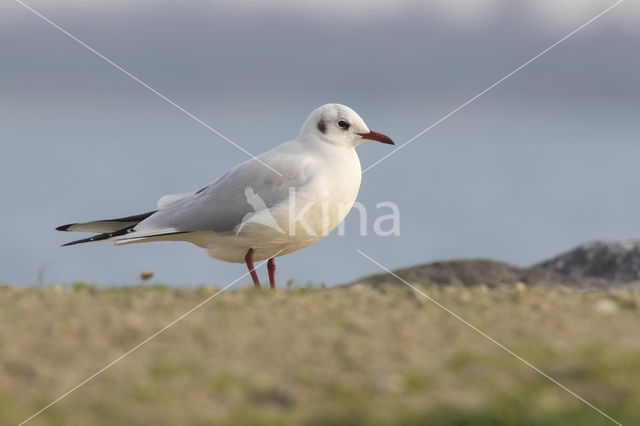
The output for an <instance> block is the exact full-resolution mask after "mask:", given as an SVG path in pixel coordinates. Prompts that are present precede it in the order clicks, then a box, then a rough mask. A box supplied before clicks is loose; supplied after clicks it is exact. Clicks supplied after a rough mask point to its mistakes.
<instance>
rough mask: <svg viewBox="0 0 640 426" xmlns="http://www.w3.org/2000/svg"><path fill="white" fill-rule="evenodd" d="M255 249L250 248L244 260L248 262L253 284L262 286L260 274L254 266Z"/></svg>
mask: <svg viewBox="0 0 640 426" xmlns="http://www.w3.org/2000/svg"><path fill="white" fill-rule="evenodd" d="M253 251H254V250H253V249H252V248H250V249H249V251H248V252H247V254H246V255H245V257H244V261H245V262H246V263H247V268H249V272H250V273H251V279H253V285H254V286H255V287H256V288H260V280H259V279H258V274H257V273H256V269H255V268H254V267H253Z"/></svg>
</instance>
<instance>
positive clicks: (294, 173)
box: [135, 158, 311, 233]
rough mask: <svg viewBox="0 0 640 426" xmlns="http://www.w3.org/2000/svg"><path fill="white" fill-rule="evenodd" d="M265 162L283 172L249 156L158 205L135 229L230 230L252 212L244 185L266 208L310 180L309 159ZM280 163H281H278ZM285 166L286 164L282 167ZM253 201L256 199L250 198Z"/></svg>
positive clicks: (225, 231)
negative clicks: (182, 195)
mask: <svg viewBox="0 0 640 426" xmlns="http://www.w3.org/2000/svg"><path fill="white" fill-rule="evenodd" d="M267 160H271V161H266V162H267V164H269V165H272V167H274V168H276V170H278V171H280V173H281V175H282V176H279V175H277V174H276V173H274V172H273V171H272V170H270V169H268V168H267V167H265V166H264V165H262V164H260V163H258V162H257V161H256V160H254V159H251V160H248V161H246V162H244V163H242V164H240V165H238V166H236V167H235V168H233V169H232V170H230V171H229V172H227V173H226V174H225V175H223V176H222V177H221V178H220V179H218V180H217V181H215V182H213V183H212V184H210V185H209V186H207V187H205V188H203V189H201V190H200V191H198V192H196V193H194V194H193V195H191V196H189V197H187V198H185V199H183V200H180V201H178V202H176V203H174V204H170V205H169V206H167V207H166V208H161V209H160V210H159V211H158V212H157V213H156V214H154V215H153V216H151V217H149V218H148V219H146V220H145V221H143V222H141V223H140V224H139V225H138V226H136V229H135V230H136V231H147V230H149V231H150V230H153V229H167V228H172V229H175V230H177V231H183V232H193V231H215V232H217V233H231V232H234V230H235V228H236V227H237V226H239V225H240V224H241V223H242V221H243V219H244V218H245V216H246V215H247V214H248V213H252V212H254V211H255V210H254V207H253V206H252V201H254V200H248V199H247V195H246V191H245V190H246V189H247V188H248V187H250V188H252V190H253V191H254V193H255V195H257V196H258V197H260V199H261V200H262V201H263V202H264V205H265V206H266V207H267V208H271V207H273V206H275V205H277V204H279V203H281V202H283V201H286V200H287V198H288V197H289V188H291V187H293V188H296V190H297V189H298V188H301V187H302V186H304V185H306V184H307V183H308V182H309V180H310V175H311V174H310V173H309V171H308V170H307V169H308V165H309V161H299V160H300V159H299V158H298V159H297V160H298V162H297V164H295V167H291V163H290V162H289V161H283V160H286V158H285V159H283V158H271V159H267ZM278 166H280V167H278ZM285 166H286V168H285ZM253 204H255V202H253Z"/></svg>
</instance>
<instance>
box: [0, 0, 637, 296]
mask: <svg viewBox="0 0 640 426" xmlns="http://www.w3.org/2000/svg"><path fill="white" fill-rule="evenodd" d="M26 3H27V4H29V5H31V6H32V7H34V8H36V9H37V10H39V11H40V12H42V13H43V14H45V15H46V16H47V17H49V18H50V19H51V20H53V21H54V22H56V23H57V24H58V25H60V26H62V27H63V28H65V29H67V30H68V31H69V32H71V33H72V34H74V35H76V36H77V37H78V38H80V39H81V40H83V41H84V42H86V43H88V44H89V45H91V46H92V47H94V48H95V49H97V50H98V51H100V52H102V53H103V54H105V55H106V56H108V57H109V58H111V59H112V60H114V61H115V62H116V63H118V64H119V65H121V66H122V67H124V68H125V69H127V70H128V71H130V72H131V73H133V74H135V75H136V76H138V77H139V78H140V79H141V80H143V81H145V82H146V83H148V84H149V85H151V86H153V87H154V88H156V89H157V90H158V91H160V92H161V93H163V94H165V95H166V96H168V97H170V98H171V99H173V100H174V101H175V102H177V103H178V104H180V105H181V106H183V107H184V108H186V109H187V110H189V111H191V112H192V113H194V114H195V115H197V116H198V117H200V118H201V119H202V120H203V121H205V122H207V123H208V124H210V125H211V126H213V127H214V128H216V129H218V130H219V131H221V132H222V133H224V134H225V135H226V136H228V137H229V138H231V139H232V140H234V141H235V142H237V143H238V144H240V145H242V146H243V147H245V148H246V149H247V150H249V151H251V152H254V153H256V154H257V153H260V152H263V151H266V150H268V149H269V148H271V147H273V146H275V145H277V144H279V143H281V142H283V141H285V140H289V139H292V138H294V137H295V136H296V135H297V133H298V131H299V128H300V126H301V125H302V123H303V121H304V119H305V118H306V117H307V115H308V113H309V112H310V111H311V110H312V109H314V108H315V107H317V106H319V105H322V104H324V103H327V102H339V103H344V104H347V105H349V106H351V107H353V108H354V109H356V111H358V112H359V113H360V115H361V116H363V118H364V119H365V120H366V121H367V123H368V125H369V127H370V128H372V129H374V130H377V131H381V132H384V133H386V134H388V135H390V136H391V137H393V138H394V139H395V140H396V142H397V143H403V142H404V141H406V140H407V139H409V138H411V137H412V136H414V135H415V134H417V133H418V132H420V131H421V130H422V129H424V128H425V127H427V126H428V125H429V124H431V123H432V122H434V121H436V120H438V119H439V118H441V117H442V116H443V115H445V114H447V113H448V112H449V111H451V110H452V109H454V108H455V107H457V106H458V105H460V104H461V103H463V102H465V101H466V100H467V99H469V98H471V97H472V96H474V95H475V94H477V93H478V92H480V91H481V90H483V89H485V88H486V87H487V86H489V85H490V84H492V83H493V82H494V81H496V80H498V79H499V78H501V77H502V76H504V75H505V74H507V73H508V72H510V71H512V70H513V69H515V68H516V67H518V66H519V65H521V64H522V63H523V62H525V61H527V60H528V59H530V58H531V57H533V56H534V55H536V54H537V53H539V52H540V51H541V50H543V49H545V48H546V47H548V46H549V45H551V44H552V43H554V42H555V41H557V40H558V39H560V38H561V37H563V36H564V35H565V34H567V33H568V32H570V31H572V30H573V29H575V28H576V27H578V26H580V25H581V24H583V23H584V22H585V21H587V20H588V19H590V18H592V17H593V16H595V15H596V14H597V13H599V12H600V11H601V10H603V9H605V8H606V7H608V6H610V5H611V4H613V1H600V0H593V1H578V0H562V1H557V0H556V1H551V0H545V1H540V0H535V1H534V0H527V1H513V0H508V1H507V0H505V1H501V0H489V1H480V0H473V1H472V0H469V1H462V0H456V1H452V0H441V1H409V0H405V1H393V2H392V1H389V2H383V1H364V0H362V1H351V2H342V1H336V0H331V1H323V2H317V1H314V2H302V1H293V0H279V1H271V2H259V1H257V0H255V1H219V2H205V1H189V2H177V1H176V2H167V1H157V0H154V1H151V0H142V1H136V2H130V1H97V0H96V1H91V2H85V1H79V0H77V1H69V0H66V1H65V0H62V1H61V0H58V1H55V2H54V1H44V0H26ZM639 47H640V3H638V2H632V1H626V2H624V3H622V4H621V5H620V6H618V7H617V8H615V9H614V10H612V11H611V12H610V13H608V14H607V15H605V16H603V17H602V18H601V19H599V20H598V21H596V22H594V23H593V24H591V25H590V26H588V27H586V28H585V29H584V30H583V31H581V32H579V33H578V34H576V35H575V36H573V37H572V38H570V39H568V40H567V41H566V42H564V43H562V44H561V45H559V46H557V47H556V48H555V49H553V50H552V51H550V52H549V53H548V54H546V55H545V56H543V57H541V58H540V59H538V60H537V61H535V62H534V63H532V64H530V65H529V66H527V67H526V68H524V69H523V70H522V71H520V72H519V73H517V74H515V75H514V76H513V77H511V78H510V79H508V80H506V81H505V82H504V83H502V84H501V85H499V86H498V87H496V88H495V89H494V90H492V91H491V92H489V93H487V94H486V95H484V96H482V97H481V98H479V99H478V100H477V101H475V102H474V103H472V104H471V105H469V106H468V107H466V108H465V109H463V110H461V111H460V112H458V113H457V114H455V115H454V116H452V117H451V118H449V119H448V120H446V121H445V122H443V123H441V124H440V125H439V126H437V127H436V128H434V129H433V130H432V131H430V132H428V133H427V134H425V135H424V136H422V137H421V138H419V139H417V140H416V141H414V142H413V143H412V144H411V145H409V146H408V147H406V148H405V149H403V150H401V151H400V152H398V153H397V154H395V155H393V156H391V157H390V158H389V159H387V160H386V161H384V162H382V163H380V164H379V165H378V166H376V167H375V168H373V169H372V170H371V171H369V172H367V173H366V174H365V175H364V178H363V183H362V187H361V190H360V195H359V201H360V202H361V203H363V204H364V205H365V206H366V207H367V208H368V210H369V224H368V229H369V231H372V229H373V220H374V219H375V218H376V216H377V215H378V212H377V211H376V208H375V205H376V203H378V202H381V201H393V202H395V203H396V204H397V205H398V206H399V207H400V211H401V235H400V236H399V237H376V236H375V235H370V236H367V237H361V236H359V235H358V230H359V223H358V215H357V214H351V215H350V216H349V217H348V218H347V223H346V236H344V237H339V236H337V235H336V234H335V233H334V234H332V235H331V236H329V237H328V238H325V239H324V240H322V241H320V242H319V243H317V244H315V245H313V246H311V247H310V248H307V249H305V250H302V251H299V252H296V253H294V254H291V255H288V256H285V257H282V258H280V260H279V262H278V274H279V281H280V282H281V283H283V282H285V281H286V280H287V279H289V278H293V279H295V280H297V281H298V282H301V283H305V282H307V281H313V282H315V283H319V282H326V283H328V284H336V283H340V282H346V281H350V280H353V279H355V278H357V277H359V276H362V275H366V274H369V273H374V272H379V271H378V269H377V267H376V266H375V265H373V264H371V263H370V262H369V261H368V260H366V259H364V258H362V257H361V256H360V255H358V254H357V253H356V252H355V250H356V249H358V248H359V249H361V250H362V251H364V252H365V253H367V254H368V255H370V256H371V257H373V258H374V259H377V260H378V261H379V262H381V263H383V264H384V265H386V266H388V267H391V268H397V267H400V266H408V265H412V264H416V263H423V262H428V261H434V260H442V259H450V258H461V257H488V258H493V259H497V260H503V261H508V262H512V263H515V264H518V265H529V264H532V263H534V262H537V261H540V260H542V259H545V258H547V257H550V256H552V255H554V254H556V253H558V252H560V251H563V250H566V249H569V248H571V247H572V246H574V245H576V244H578V243H581V242H584V241H586V240H593V239H600V238H608V239H627V238H637V237H640V231H639V230H638V225H639V222H640V221H639V219H638V212H639V211H640V195H639V193H638V183H639V182H640V167H638V159H639V158H640V144H639V141H638V139H639V138H638V134H639V133H640V120H638V116H639V112H640V83H639V80H638V75H639V74H640V49H639ZM0 143H1V144H2V157H0V158H1V159H2V160H1V164H2V167H0V195H1V196H2V200H3V203H2V207H3V208H2V209H0V235H1V236H2V238H1V239H0V282H10V283H22V284H32V283H35V282H36V281H37V276H38V271H41V272H42V276H43V277H44V282H45V283H49V282H70V281H73V280H89V281H92V282H96V283H99V284H104V285H110V284H130V283H134V282H135V281H136V277H137V275H138V274H139V272H140V270H142V269H149V270H152V271H153V272H155V274H156V279H157V281H159V282H164V283H170V284H175V285H197V284H200V283H208V284H212V285H225V284H227V283H228V282H230V281H232V280H234V279H235V278H237V277H238V276H239V275H241V274H242V273H244V272H245V268H244V266H243V265H233V264H225V263H222V262H219V261H215V260H212V259H209V258H208V257H207V256H206V253H205V251H204V250H202V249H199V248H197V247H195V246H192V245H189V244H187V243H153V244H140V245H131V246H124V247H117V248H115V247H113V246H112V245H111V244H93V245H81V246H74V247H68V248H60V247H59V245H60V244H61V243H63V242H66V241H69V240H70V239H74V238H76V237H81V236H82V234H69V233H60V232H55V231H54V230H53V228H54V227H55V226H57V225H60V224H64V223H68V222H72V221H77V220H90V219H103V218H110V217H118V216H125V215H129V214H134V213H139V212H144V211H148V210H151V209H153V208H154V207H155V202H156V200H157V199H158V198H159V197H160V196H162V195H164V194H169V193H176V192H186V191H189V190H193V189H197V188H200V187H202V186H203V185H204V184H206V183H209V182H211V181H213V180H215V179H216V178H217V177H219V176H220V175H221V174H222V173H223V172H224V171H225V170H227V169H228V168H230V167H232V166H234V165H235V164H237V163H239V162H241V161H244V160H245V159H246V158H247V157H246V154H244V153H242V152H241V151H239V150H237V149H236V148H234V147H233V146H231V145H230V144H228V143H227V142H225V141H224V140H222V139H221V138H219V137H218V136H216V135H215V134H213V133H212V132H210V131H209V130H207V129H206V128H204V127H203V126H201V125H200V124H198V123H197V122H195V121H194V120H192V119H191V118H189V117H186V116H185V115H184V114H183V113H181V112H180V111H178V110H176V109H175V108H174V107H173V106H171V105H169V104H168V103H166V102H165V101H163V100H162V99H160V98H158V97H157V96H156V95H154V94H152V93H150V92H149V91H147V90H146V89H144V88H143V87H141V86H140V85H139V84H137V83H135V82H134V81H132V80H131V79H129V78H128V77H126V76H124V75H123V74H122V73H120V72H119V71H117V70H116V69H114V68H113V67H112V66H110V65H108V64H107V63H105V62H104V61H102V60H101V59H100V58H98V57H96V56H95V55H93V54H91V53H90V52H89V51H87V50H86V49H85V48H83V47H81V46H79V45H78V44H76V43H75V42H73V41H72V40H71V39H69V38H68V37H67V36H65V35H64V34H62V33H60V32H59V31H57V30H55V29H54V28H52V27H51V26H50V25H49V24H47V23H45V22H44V21H42V20H41V19H40V18H38V17H36V16H35V15H33V14H32V13H31V12H29V11H28V10H26V9H25V8H24V7H22V6H21V5H19V4H18V3H17V2H14V1H13V0H7V1H4V2H2V3H0ZM389 149H390V147H389V146H385V145H382V144H373V143H372V144H363V145H362V146H360V147H359V153H360V158H361V161H362V163H363V166H366V165H369V164H371V163H373V162H374V161H376V160H377V159H378V158H380V157H381V156H383V155H384V154H386V153H387V152H389ZM379 212H380V214H383V213H387V211H379ZM354 213H355V212H354ZM260 274H261V276H262V277H263V279H266V278H264V277H266V271H260ZM249 281H250V280H249V279H245V280H244V282H249Z"/></svg>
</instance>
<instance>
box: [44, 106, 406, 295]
mask: <svg viewBox="0 0 640 426" xmlns="http://www.w3.org/2000/svg"><path fill="white" fill-rule="evenodd" d="M365 140H373V141H378V142H382V143H385V144H391V145H394V143H393V141H392V140H391V139H390V138H389V137H388V136H385V135H383V134H382V133H378V132H374V131H372V130H370V129H369V128H368V127H367V125H366V124H365V122H364V120H363V119H362V118H360V116H359V115H358V114H357V113H356V112H355V111H354V110H352V109H351V108H349V107H347V106H345V105H340V104H326V105H323V106H321V107H319V108H317V109H315V110H314V111H313V112H312V113H311V114H310V115H309V117H308V118H307V120H306V121H305V122H304V124H303V126H302V129H301V130H300V133H299V134H298V137H297V138H296V139H295V140H292V141H289V142H285V143H283V144H281V145H278V146H276V147H275V148H272V149H271V150H269V151H267V152H265V153H263V154H261V155H259V156H258V157H254V158H251V159H249V160H247V161H245V162H243V163H241V164H239V165H237V166H235V167H234V168H232V169H231V170H229V171H227V172H226V173H225V174H223V175H222V176H221V177H220V178H219V179H218V180H216V181H215V182H213V183H211V184H209V185H207V186H205V187H204V188H202V189H200V190H198V191H192V192H188V193H185V194H171V195H165V196H164V197H162V198H160V200H158V203H157V207H158V208H157V209H156V210H153V211H149V212H146V213H142V214H137V215H132V216H127V217H121V218H117V219H107V220H96V221H91V222H80V223H71V224H68V225H63V226H59V227H57V228H56V229H57V230H58V231H77V232H93V233H98V235H94V236H92V237H89V238H84V239H81V240H76V241H71V242H69V243H67V244H64V246H70V245H74V244H79V243H88V242H94V241H113V242H114V243H115V244H116V245H121V244H131V243H144V242H151V241H187V242H191V243H193V244H195V245H197V246H199V247H202V248H204V249H206V250H207V253H208V254H209V256H211V257H213V258H214V259H218V260H222V261H225V262H233V263H243V262H244V263H245V264H246V265H247V268H248V269H249V272H250V274H251V279H252V280H253V284H254V285H255V287H257V288H260V280H259V278H258V274H257V273H256V271H255V268H254V263H253V262H254V261H257V260H265V259H268V261H267V269H268V274H269V285H270V287H271V288H272V289H275V288H276V280H275V271H276V265H275V260H274V258H275V257H277V256H283V255H285V254H289V253H292V252H294V251H296V250H300V249H302V248H304V247H307V246H309V245H311V244H313V243H315V242H317V241H319V240H320V239H322V238H323V237H325V236H326V235H327V234H329V233H330V232H331V231H332V230H333V229H335V228H336V227H337V226H338V225H339V224H340V222H342V220H343V219H344V218H345V216H346V215H347V213H348V212H349V210H350V209H351V207H352V206H353V203H354V202H355V200H356V197H357V195H358V190H359V189H360V182H361V178H362V169H361V167H360V160H359V158H358V154H357V152H356V149H355V148H356V147H357V146H358V145H360V144H361V143H362V142H363V141H365ZM265 164H267V165H269V167H265ZM274 170H277V171H278V173H275V172H274Z"/></svg>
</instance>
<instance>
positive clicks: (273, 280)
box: [267, 257, 276, 290]
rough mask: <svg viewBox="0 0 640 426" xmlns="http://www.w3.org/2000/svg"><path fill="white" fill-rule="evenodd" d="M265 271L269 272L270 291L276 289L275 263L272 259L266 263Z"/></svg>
mask: <svg viewBox="0 0 640 426" xmlns="http://www.w3.org/2000/svg"><path fill="white" fill-rule="evenodd" d="M267 269H268V270H269V285H270V286H271V290H275V289H276V261H275V260H274V259H273V257H272V258H271V259H269V261H268V262H267Z"/></svg>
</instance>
